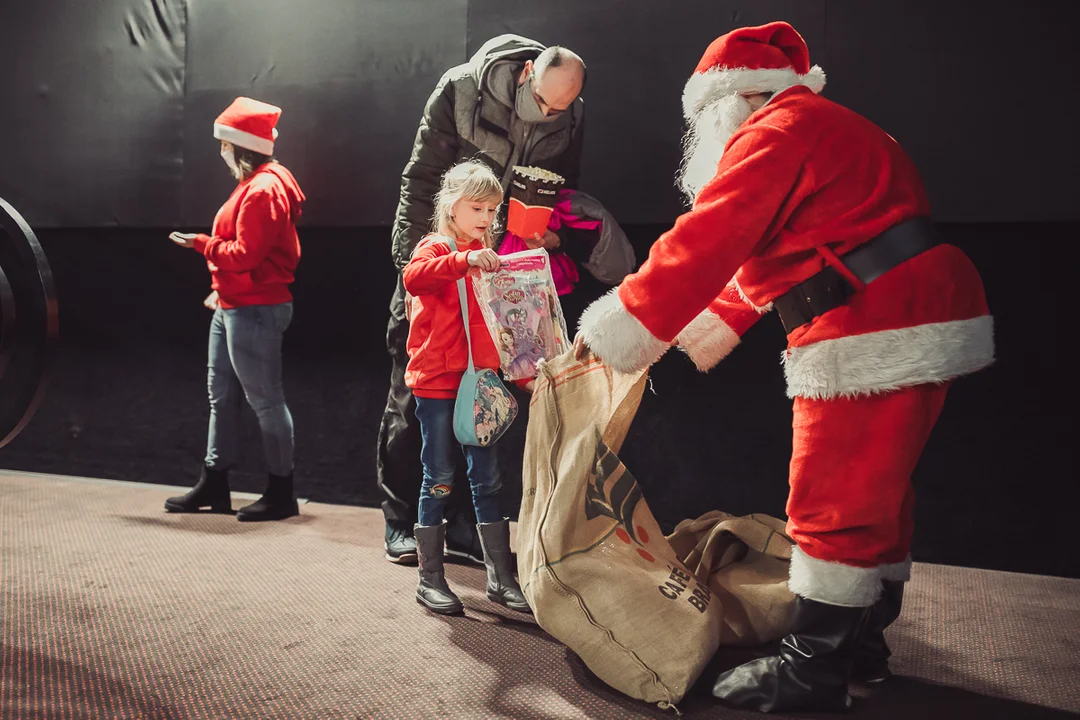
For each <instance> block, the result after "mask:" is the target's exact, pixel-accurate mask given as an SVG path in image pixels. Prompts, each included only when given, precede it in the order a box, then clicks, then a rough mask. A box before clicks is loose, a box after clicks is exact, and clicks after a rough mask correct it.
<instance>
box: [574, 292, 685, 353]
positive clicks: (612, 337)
mask: <svg viewBox="0 0 1080 720" xmlns="http://www.w3.org/2000/svg"><path fill="white" fill-rule="evenodd" d="M578 330H579V332H581V335H582V337H584V339H585V344H587V345H588V346H589V348H590V349H591V350H592V351H593V353H595V354H596V355H597V356H598V357H599V358H600V359H601V360H603V361H604V363H605V364H606V365H607V366H608V367H610V368H612V369H614V370H618V371H619V372H624V373H631V372H636V371H638V370H644V369H645V368H647V367H649V366H650V365H652V364H653V363H654V362H656V361H657V360H659V359H660V357H661V356H662V355H663V354H664V353H665V352H667V349H668V348H669V347H671V345H670V343H666V342H664V341H663V340H660V339H659V338H656V337H654V336H653V334H652V333H650V332H649V331H648V330H647V329H646V328H645V326H644V325H642V324H641V321H640V320H638V319H637V318H636V317H634V316H633V315H631V314H630V311H629V310H627V309H626V308H625V307H624V306H623V304H622V300H621V299H620V298H619V288H613V289H612V290H611V291H610V292H608V293H607V294H605V295H603V296H602V297H601V298H600V299H599V300H597V301H596V302H594V303H593V304H592V305H590V306H589V307H588V308H587V309H586V310H585V312H583V313H582V314H581V320H580V321H579V322H578Z"/></svg>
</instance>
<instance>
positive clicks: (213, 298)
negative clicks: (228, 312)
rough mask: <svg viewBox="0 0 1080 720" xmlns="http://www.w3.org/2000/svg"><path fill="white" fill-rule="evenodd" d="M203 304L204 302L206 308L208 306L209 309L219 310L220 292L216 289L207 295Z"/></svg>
mask: <svg viewBox="0 0 1080 720" xmlns="http://www.w3.org/2000/svg"><path fill="white" fill-rule="evenodd" d="M202 304H203V307H205V308H207V309H209V310H217V309H218V292H217V290H215V291H214V292H212V293H210V294H209V295H207V296H206V299H205V300H203V301H202Z"/></svg>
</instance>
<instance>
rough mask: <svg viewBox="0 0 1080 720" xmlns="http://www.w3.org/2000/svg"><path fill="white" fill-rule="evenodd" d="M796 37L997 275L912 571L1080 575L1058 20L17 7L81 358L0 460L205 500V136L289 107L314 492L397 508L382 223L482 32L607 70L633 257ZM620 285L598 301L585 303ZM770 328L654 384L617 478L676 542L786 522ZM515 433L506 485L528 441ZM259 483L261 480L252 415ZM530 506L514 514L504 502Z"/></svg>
mask: <svg viewBox="0 0 1080 720" xmlns="http://www.w3.org/2000/svg"><path fill="white" fill-rule="evenodd" d="M774 19H784V20H788V21H790V22H792V23H793V24H794V25H795V26H796V28H797V29H799V30H800V32H802V34H803V36H804V37H805V38H806V40H807V42H808V44H809V45H810V50H811V59H812V61H813V62H814V63H817V64H820V65H821V66H822V67H823V68H824V69H825V71H826V73H827V74H828V77H829V82H828V84H827V86H826V90H825V94H826V95H827V96H828V97H830V98H832V99H834V100H837V101H838V102H841V103H843V104H845V105H847V106H849V107H852V108H853V109H855V110H857V111H859V112H861V113H863V114H865V115H866V116H868V117H869V118H871V119H872V120H874V121H875V122H877V123H878V124H879V125H881V126H882V127H883V128H885V130H886V131H887V132H889V133H890V134H892V135H893V136H894V137H896V138H897V140H899V142H900V143H901V144H902V145H903V146H904V147H905V148H907V150H908V151H909V152H910V153H911V155H912V156H913V157H914V159H915V161H916V162H917V163H918V165H919V167H920V169H921V170H922V172H923V174H924V178H925V180H926V183H927V186H928V188H929V191H930V195H931V199H932V201H933V203H934V208H935V218H936V220H937V221H938V222H939V225H940V230H941V232H942V233H943V235H944V236H945V238H946V239H947V240H949V241H951V242H954V243H955V244H957V245H959V246H960V247H961V248H962V249H964V250H965V251H966V252H968V253H969V254H970V255H971V257H972V258H973V259H974V261H975V262H976V264H977V265H978V266H979V268H980V270H981V271H982V272H983V275H984V280H985V282H986V286H987V292H988V295H989V298H990V303H991V308H992V310H993V312H994V314H995V322H996V329H997V347H998V362H997V364H996V365H995V366H994V367H992V368H991V369H989V370H987V371H985V372H982V373H980V374H978V375H976V376H973V377H970V378H967V379H964V380H963V381H961V382H959V383H957V384H956V386H955V387H954V389H953V390H952V391H951V393H950V400H949V402H948V403H947V404H946V409H945V412H944V414H943V416H942V419H941V421H940V424H939V426H938V429H937V430H936V432H935V434H934V436H933V438H932V439H931V442H930V445H929V446H928V448H927V450H926V453H925V455H924V457H923V460H922V462H921V464H920V466H919V469H918V471H917V473H916V477H915V483H916V489H917V491H918V493H919V501H918V506H917V516H918V518H917V520H918V523H919V525H918V532H917V536H916V543H915V550H914V553H915V557H916V559H917V560H924V561H931V562H941V563H949V564H958V565H969V566H977V567H988V568H998V569H1006V570H1015V571H1022V572H1037V573H1049V574H1059V575H1068V576H1072V577H1080V553H1077V552H1075V551H1074V550H1073V549H1072V548H1074V547H1075V540H1074V533H1073V532H1072V529H1073V523H1074V512H1073V509H1074V508H1075V506H1076V501H1077V499H1078V498H1077V495H1078V491H1077V483H1076V480H1075V479H1074V472H1075V471H1074V468H1073V458H1074V453H1073V450H1072V446H1071V442H1072V440H1073V420H1072V410H1073V408H1074V407H1075V406H1076V394H1077V393H1076V383H1075V382H1074V381H1072V380H1070V376H1069V375H1067V374H1066V373H1068V372H1069V371H1068V370H1067V365H1068V366H1070V367H1071V364H1072V357H1071V355H1070V353H1071V352H1072V351H1070V350H1068V349H1067V347H1066V343H1065V341H1064V340H1063V338H1064V337H1066V336H1068V335H1070V334H1071V332H1070V326H1069V325H1068V324H1067V322H1068V321H1067V319H1066V311H1067V309H1068V308H1069V307H1071V305H1072V304H1073V303H1072V301H1071V289H1070V288H1071V285H1072V283H1071V282H1070V281H1071V279H1072V277H1073V274H1072V262H1073V261H1072V256H1073V255H1075V252H1074V251H1072V246H1073V245H1074V244H1075V242H1076V240H1077V238H1080V232H1078V230H1080V211H1078V210H1077V205H1076V198H1077V197H1080V180H1078V175H1077V168H1078V167H1080V148H1078V144H1080V141H1078V140H1077V133H1076V132H1075V130H1074V128H1075V126H1076V123H1075V118H1074V115H1073V114H1072V106H1073V105H1075V100H1073V98H1074V96H1075V95H1076V92H1077V90H1080V82H1078V79H1077V78H1078V73H1077V65H1078V63H1077V61H1076V60H1075V59H1074V48H1073V44H1074V43H1073V38H1072V35H1071V28H1074V27H1077V26H1078V25H1080V23H1078V21H1080V5H1078V4H1077V3H1074V2H1069V1H1068V0H1061V1H1060V2H1048V1H1047V2H1031V3H1026V4H1025V5H1024V6H1023V7H1021V6H1019V5H1017V4H1006V3H979V4H975V3H963V2H930V1H928V0H925V1H924V0H920V1H906V0H905V1H904V2H901V1H900V0H891V1H890V2H882V3H853V2H824V1H818V2H810V1H807V0H789V1H787V2H780V1H773V0H753V1H752V2H749V1H748V2H717V1H705V0H701V1H697V0H695V1H692V2H691V1H687V2H677V3H662V4H661V3H647V2H644V1H643V0H621V1H619V2H616V1H614V0H590V2H580V1H578V2H570V1H567V0H547V1H545V2H542V3H536V2H534V3H526V2H518V1H516V0H515V1H510V0H499V1H498V2H496V1H495V0H438V1H437V2H436V1H435V0H432V1H430V2H419V1H418V0H362V1H359V0H319V2H316V3H304V4H302V3H295V2H285V1H284V0H231V1H230V2H228V3H220V2H210V0H189V1H188V2H186V3H185V2H178V1H177V0H97V1H96V2H94V3H85V2H80V1H78V0H40V1H39V2H37V3H14V2H7V3H2V4H0V197H4V198H5V199H7V200H9V201H10V202H12V203H13V204H14V205H15V206H16V207H17V208H19V209H20V210H21V211H22V213H23V214H24V215H25V216H26V217H27V219H28V220H29V221H30V222H31V224H32V225H33V226H34V227H35V228H36V230H37V231H38V235H39V238H40V239H41V241H42V244H43V245H44V247H45V249H46V252H47V253H48V256H49V260H50V262H51V264H52V268H53V271H54V273H55V276H56V282H57V287H58V290H59V294H60V308H61V338H62V347H61V354H60V355H59V357H58V360H57V363H56V366H55V368H54V371H53V373H52V383H51V387H50V390H49V393H48V395H47V397H46V400H45V402H44V404H43V406H42V407H41V409H40V411H39V412H38V415H37V416H36V417H35V419H34V421H33V422H32V423H31V424H30V426H29V427H28V428H27V429H26V430H25V431H24V432H23V434H22V435H21V436H20V437H19V438H18V439H16V440H15V441H14V442H13V443H12V444H11V445H9V446H8V447H6V448H4V449H3V450H0V466H3V467H8V468H16V469H24V470H34V471H41V472H55V473H64V474H74V475H87V476H97V477H109V478H119V479H126V480H138V481H146V482H159V483H167V484H177V485H183V484H188V483H190V482H191V480H192V478H193V477H194V474H195V473H196V472H197V467H198V464H199V461H200V459H201V455H202V452H203V445H204V442H205V432H206V427H205V423H206V418H207V414H208V409H207V406H206V391H205V354H206V331H207V325H208V321H209V313H208V311H206V310H204V309H203V308H202V307H201V300H202V298H203V297H204V296H205V294H206V293H207V284H208V278H207V273H206V269H205V265H204V264H203V263H202V262H201V260H200V258H198V257H197V256H196V255H194V254H191V253H185V252H183V251H181V250H179V249H177V248H175V247H174V246H173V245H172V243H170V242H169V241H168V240H167V238H166V235H167V233H168V231H169V230H173V229H190V230H196V229H198V230H206V229H207V228H208V226H209V224H210V222H211V220H212V218H213V215H214V213H215V212H216V210H217V208H218V207H219V206H220V204H221V202H223V200H224V199H225V197H226V196H227V195H228V193H229V191H230V188H231V180H230V178H229V177H228V175H227V174H226V172H225V169H224V166H223V165H222V163H221V160H220V158H219V157H218V146H217V143H216V141H214V140H213V138H212V135H211V127H212V122H213V119H214V117H215V116H216V115H217V114H218V113H219V112H220V111H221V110H222V109H223V108H224V107H225V106H226V105H227V104H228V102H229V101H231V100H232V99H233V98H234V97H235V96H236V95H239V94H245V95H251V96H254V97H258V98H259V99H262V100H266V101H268V102H273V103H276V104H279V105H281V106H282V107H283V108H284V110H285V111H284V114H283V116H282V120H281V123H280V125H279V129H280V131H281V138H280V139H279V141H278V156H279V158H280V159H281V160H282V161H283V162H284V163H285V164H286V165H287V166H288V167H289V168H290V169H292V170H293V171H294V172H295V173H296V175H297V177H298V178H299V180H300V182H301V184H302V185H303V187H304V189H305V191H306V192H307V194H308V197H309V202H308V204H307V207H306V209H305V218H304V221H303V223H302V229H301V240H302V243H303V248H304V257H303V261H302V262H301V265H300V269H299V272H298V275H297V282H296V285H295V287H294V291H295V295H296V315H295V319H294V323H293V326H292V328H291V329H290V331H289V333H288V335H287V337H286V350H285V352H286V378H285V381H286V390H287V392H288V396H289V402H290V406H291V408H292V411H293V414H294V417H295V418H296V433H297V463H298V469H297V482H298V491H299V493H300V494H301V495H302V496H305V497H310V498H312V499H315V500H320V501H327V502H344V503H362V504H372V503H374V502H376V501H377V499H378V498H377V495H376V489H375V480H374V476H375V473H374V448H375V436H376V431H377V427H378V421H379V417H380V414H381V411H382V407H383V403H384V400H385V393H386V390H387V375H388V370H389V361H388V359H387V358H386V354H385V351H384V340H383V335H384V332H385V323H386V319H387V312H386V306H387V303H388V301H389V297H390V293H391V289H392V287H393V282H394V271H393V269H392V266H391V264H390V257H389V230H388V225H389V223H390V220H391V218H392V215H393V212H394V207H395V203H396V198H397V192H398V184H399V179H400V173H401V169H402V167H403V166H404V163H405V161H406V160H407V158H408V154H409V150H410V147H411V142H412V137H413V134H414V132H415V129H416V125H417V122H418V120H419V116H420V111H421V109H422V106H423V103H424V100H425V99H426V97H427V95H428V94H429V93H430V91H431V89H432V88H433V87H434V84H435V82H436V81H437V79H438V77H439V75H440V74H441V73H442V72H443V71H444V70H445V69H447V68H448V67H450V66H451V65H454V64H456V63H460V62H462V61H464V60H465V59H466V58H467V57H468V55H469V54H471V53H472V52H473V51H474V50H475V49H476V48H478V47H479V46H480V44H481V43H483V42H484V41H485V40H487V39H488V38H489V37H491V36H493V35H495V34H498V33H501V32H518V33H521V34H524V35H527V36H530V37H533V38H535V39H537V40H539V41H541V42H544V43H548V44H555V43H558V44H563V45H566V46H568V47H571V48H572V49H574V50H576V51H577V52H579V53H580V54H581V55H582V56H583V57H584V58H585V60H586V62H587V63H588V66H589V86H588V88H587V89H586V92H585V98H586V103H587V108H588V129H587V139H586V152H585V168H584V174H583V178H582V189H584V190H585V191H587V192H589V193H591V194H593V195H595V196H597V197H598V198H600V199H601V200H602V201H603V202H605V203H606V204H607V205H608V206H609V207H610V208H611V209H612V210H613V211H614V213H615V214H616V216H617V217H618V218H619V219H620V221H622V223H623V224H624V225H625V227H626V229H627V231H628V233H629V234H630V236H631V238H632V240H633V242H634V244H635V247H636V248H637V250H638V257H639V259H643V258H644V257H645V255H646V253H647V251H648V247H649V245H650V244H651V242H652V241H653V240H655V238H656V237H657V235H658V234H659V233H660V232H662V231H663V230H665V229H666V228H667V227H669V226H670V223H671V222H672V221H673V219H674V217H675V216H676V215H677V213H678V212H679V210H680V207H681V206H680V202H679V198H678V195H677V193H676V191H675V189H674V187H673V184H672V176H673V173H674V170H675V168H676V165H677V162H678V155H679V138H680V136H681V132H682V129H683V128H682V118H681V111H680V96H681V92H682V86H683V84H684V83H685V81H686V79H687V77H688V76H689V73H690V72H691V71H692V69H693V67H694V65H696V63H697V61H698V59H699V58H700V55H701V53H702V51H703V50H704V48H705V47H706V45H707V44H708V43H709V42H710V41H711V40H712V39H714V38H715V37H716V36H717V35H719V34H722V33H724V32H727V31H728V30H730V29H731V28H732V27H735V26H737V25H745V24H758V23H763V22H767V21H770V20H774ZM602 290H603V288H601V287H599V286H596V285H590V284H588V283H586V286H585V287H583V288H582V297H588V296H590V295H595V294H598V293H600V292H601V291H602ZM782 348H783V332H782V330H781V329H780V326H779V323H778V322H777V321H776V320H775V318H772V319H766V320H765V321H763V322H761V323H759V324H758V326H756V327H755V328H754V329H753V330H751V332H750V333H748V334H747V336H746V338H745V342H744V344H743V346H742V347H740V349H739V350H738V351H737V352H736V353H734V354H733V355H732V356H731V357H730V358H729V359H727V360H725V361H724V363H723V364H721V365H720V366H719V367H718V368H717V369H715V370H714V371H713V372H712V373H710V374H708V375H700V374H698V373H696V372H695V371H694V370H693V368H692V366H691V365H690V364H689V363H688V362H687V361H686V360H685V359H683V358H680V357H678V356H677V355H672V356H669V357H666V358H665V359H664V360H662V361H661V362H660V363H659V364H658V366H657V367H656V368H655V370H654V372H653V388H654V391H655V394H647V395H646V397H645V400H644V401H643V404H642V408H641V411H640V412H639V414H638V417H637V419H636V420H635V424H634V427H633V429H632V430H631V437H630V439H629V441H628V442H627V444H626V448H625V450H624V455H625V458H624V459H625V460H626V462H627V464H628V465H629V466H630V467H631V468H632V469H633V471H634V473H635V475H637V476H638V478H639V480H640V481H641V483H642V485H643V486H644V487H645V488H646V497H647V499H648V500H649V503H650V505H651V506H652V508H653V510H654V512H655V513H656V514H657V516H658V517H659V518H660V519H661V522H662V523H664V524H665V525H667V526H668V527H670V526H671V525H672V524H673V523H674V522H675V521H677V520H679V519H681V518H683V517H686V516H696V515H697V514H699V513H701V512H703V511H704V510H706V509H709V508H713V507H717V508H721V509H724V510H728V511H731V512H738V513H743V512H766V513H771V514H774V515H778V516H782V515H783V503H784V497H785V494H786V473H787V462H788V459H789V456H790V452H791V441H790V430H789V428H790V419H791V410H790V402H789V401H788V400H787V399H786V398H785V395H784V382H783V375H782V371H781V369H780V366H779V356H780V352H781V349H782ZM513 433H514V435H513V436H511V437H510V438H508V439H507V440H506V441H505V442H504V447H505V448H506V449H507V450H508V451H509V452H508V457H507V459H506V462H507V464H508V467H512V466H513V465H514V463H515V461H516V460H517V459H518V458H519V457H520V447H518V448H517V450H516V452H515V451H514V448H515V447H516V446H519V444H520V438H521V436H522V434H523V433H524V423H519V424H518V425H517V426H516V427H515V428H514V430H513ZM247 434H248V442H247V443H246V446H245V453H246V454H245V455H244V458H243V462H242V467H241V473H240V474H239V478H238V483H237V485H238V489H245V490H256V489H258V488H259V483H260V482H261V479H260V477H259V473H260V472H261V463H260V452H259V448H258V442H257V437H256V435H255V432H254V419H253V418H252V417H249V423H248V426H247ZM517 500H518V494H517V493H514V492H511V493H510V496H509V497H508V498H507V505H508V509H512V508H513V507H514V506H515V504H516V502H517Z"/></svg>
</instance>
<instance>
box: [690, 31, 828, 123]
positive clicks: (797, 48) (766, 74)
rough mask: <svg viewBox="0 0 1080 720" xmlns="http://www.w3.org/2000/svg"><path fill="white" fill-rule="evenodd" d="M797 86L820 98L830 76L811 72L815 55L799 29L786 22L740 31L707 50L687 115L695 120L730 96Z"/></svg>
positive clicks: (695, 76) (692, 84) (692, 82)
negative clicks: (808, 89) (808, 47)
mask: <svg viewBox="0 0 1080 720" xmlns="http://www.w3.org/2000/svg"><path fill="white" fill-rule="evenodd" d="M795 85H805V86H806V87H808V88H810V89H811V90H813V91H814V92H815V93H819V92H821V90H822V88H824V87H825V72H824V71H823V70H822V69H821V68H820V67H818V66H817V65H815V66H813V67H810V51H809V49H807V47H806V42H805V41H804V40H803V39H802V36H801V35H799V33H798V32H796V31H795V28H793V27H791V25H789V24H787V23H786V22H772V23H769V24H768V25H761V26H759V27H746V28H739V29H737V30H732V31H731V32H729V33H728V34H726V35H721V36H720V37H718V38H717V39H716V40H714V41H713V42H712V44H711V45H709V47H708V49H707V50H705V54H704V55H703V56H702V58H701V62H699V63H698V66H697V68H695V69H694V74H693V75H692V76H691V78H690V79H689V80H688V81H687V82H686V87H685V88H684V89H683V98H682V102H683V113H684V114H685V115H686V118H687V120H692V119H693V117H694V116H695V115H697V114H698V112H700V111H701V110H702V109H703V108H705V107H707V106H708V105H709V104H710V103H711V102H713V101H714V100H716V99H717V98H720V97H723V96H725V95H731V94H733V93H742V94H748V93H762V92H771V93H777V92H780V91H781V90H786V89H787V88H789V87H793V86H795Z"/></svg>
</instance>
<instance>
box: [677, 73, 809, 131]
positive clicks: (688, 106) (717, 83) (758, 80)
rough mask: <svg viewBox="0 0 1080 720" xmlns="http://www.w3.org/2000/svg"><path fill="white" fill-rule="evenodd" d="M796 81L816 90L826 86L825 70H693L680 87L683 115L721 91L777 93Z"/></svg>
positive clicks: (696, 110)
mask: <svg viewBox="0 0 1080 720" xmlns="http://www.w3.org/2000/svg"><path fill="white" fill-rule="evenodd" d="M795 85H805V86H806V87H808V88H810V89H811V90H813V91H814V92H815V93H819V92H821V90H822V89H823V88H824V87H825V71H824V70H822V69H821V68H820V67H818V66H817V65H815V66H814V67H812V68H810V72H808V73H806V74H805V75H799V74H798V73H796V72H795V71H794V70H792V69H791V68H780V69H777V70H747V69H744V68H726V67H717V68H713V69H712V70H707V71H705V72H703V73H694V74H693V75H691V76H690V79H689V80H687V81H686V86H685V87H684V88H683V96H682V104H683V115H685V116H686V119H687V120H689V119H691V118H693V117H694V116H695V115H697V114H698V113H699V112H701V110H702V109H703V108H704V107H706V106H707V105H708V104H709V103H711V102H712V101H713V100H715V99H717V98H719V97H723V96H724V95H731V94H732V93H755V92H771V93H778V92H780V91H781V90H787V89H788V88H789V87H793V86H795Z"/></svg>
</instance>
